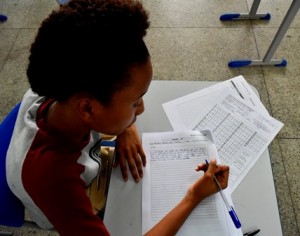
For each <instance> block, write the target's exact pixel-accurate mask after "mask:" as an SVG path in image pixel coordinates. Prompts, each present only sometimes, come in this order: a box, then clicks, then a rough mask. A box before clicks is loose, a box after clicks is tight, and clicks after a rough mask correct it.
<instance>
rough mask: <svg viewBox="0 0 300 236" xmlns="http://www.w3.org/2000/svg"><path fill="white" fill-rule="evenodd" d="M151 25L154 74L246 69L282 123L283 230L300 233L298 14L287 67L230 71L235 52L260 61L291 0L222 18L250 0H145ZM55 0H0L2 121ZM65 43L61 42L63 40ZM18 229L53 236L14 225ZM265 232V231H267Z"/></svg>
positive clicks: (283, 53) (180, 76) (187, 75)
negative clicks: (258, 16)
mask: <svg viewBox="0 0 300 236" xmlns="http://www.w3.org/2000/svg"><path fill="white" fill-rule="evenodd" d="M143 2H144V5H145V7H146V8H147V9H148V10H149V11H150V19H151V28H150V30H149V32H148V35H147V37H146V42H147V44H148V46H149V49H150V52H151V55H152V60H153V66H154V79H158V80H209V81H223V80H227V79H229V78H231V77H234V76H236V75H240V74H241V75H243V76H244V77H245V78H246V80H247V81H248V82H249V83H250V84H252V85H254V86H255V87H256V88H257V89H258V90H259V92H260V94H261V97H262V101H263V103H264V104H265V105H266V107H267V108H268V110H269V112H270V113H271V114H272V115H273V116H274V117H275V118H277V119H279V120H281V121H282V122H283V123H284V124H285V125H284V128H283V129H282V130H281V132H280V133H279V135H278V136H277V137H276V139H275V140H274V141H273V143H272V144H271V145H270V152H271V161H272V167H273V174H274V180H275V186H276V192H277V199H278V206H279V211H280V217H281V223H282V229H283V233H284V235H285V236H297V235H300V181H299V178H300V172H299V169H298V168H299V167H300V158H299V157H300V109H299V104H300V95H298V93H299V92H300V67H299V65H300V56H299V55H300V54H299V51H298V50H300V44H299V42H300V41H299V38H300V16H299V15H297V16H296V18H295V19H294V21H293V23H292V25H291V27H290V28H289V30H288V32H287V34H286V35H285V37H284V39H283V40H282V42H281V44H280V46H279V48H278V50H277V51H276V53H275V55H274V56H275V57H278V58H287V60H288V66H287V67H286V68H277V67H245V68H240V69H230V68H228V67H227V62H228V61H229V60H231V59H235V58H252V59H262V58H263V56H264V55H265V53H266V51H267V49H268V47H269V45H270V43H271V41H272V39H273V37H274V35H275V33H276V31H277V29H278V27H279V25H280V23H281V21H282V19H283V17H284V15H285V14H286V12H287V10H288V8H289V6H290V4H291V2H292V0H263V1H262V2H261V4H260V7H259V12H261V13H265V12H269V13H271V15H272V18H271V20H270V21H267V22H263V21H255V22H251V21H238V22H237V21H236V22H226V23H222V22H221V21H219V16H220V15H221V14H222V13H224V12H244V13H246V12H248V11H249V9H250V7H251V5H252V2H253V1H252V0H242V1H241V0H223V1H220V0H209V1H204V0H184V1H182V0H144V1H143ZM57 7H58V6H57V4H56V1H55V0H0V13H3V14H6V15H7V16H8V21H6V22H5V23H0V84H1V86H0V88H1V89H0V91H1V92H0V120H2V119H3V117H4V116H5V114H7V112H8V111H9V109H10V108H11V107H12V106H13V105H14V104H15V103H16V102H17V101H19V100H20V99H21V97H22V95H23V93H24V92H25V91H26V90H27V88H28V83H27V81H26V65H27V57H28V55H29V48H30V44H31V42H32V41H33V39H34V36H35V33H36V31H37V28H38V26H39V24H40V22H41V20H42V19H43V18H44V17H46V16H47V15H48V14H49V13H50V12H51V11H52V9H55V8H57ZM62 43H64V42H62ZM15 232H16V235H54V233H50V232H48V231H43V232H41V231H37V230H32V229H31V230H25V229H21V230H15ZM266 236H270V235H266Z"/></svg>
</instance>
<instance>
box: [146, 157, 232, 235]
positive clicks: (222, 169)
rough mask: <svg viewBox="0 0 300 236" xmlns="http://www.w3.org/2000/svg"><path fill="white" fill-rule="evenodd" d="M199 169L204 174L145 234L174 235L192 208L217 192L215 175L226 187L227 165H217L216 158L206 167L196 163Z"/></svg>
mask: <svg viewBox="0 0 300 236" xmlns="http://www.w3.org/2000/svg"><path fill="white" fill-rule="evenodd" d="M200 170H202V171H205V173H204V175H203V176H201V177H200V178H199V179H198V180H197V181H196V182H194V183H193V184H192V185H191V186H190V187H189V189H188V192H187V194H186V196H185V197H184V198H183V199H182V200H181V201H180V202H179V203H178V205H177V206H176V207H175V208H173V210H171V211H170V212H169V213H168V214H167V215H166V216H165V217H164V218H163V219H162V220H161V221H160V222H158V223H157V224H156V225H155V226H154V227H153V228H152V229H150V230H149V231H148V232H147V233H146V234H145V236H152V235H160V236H173V235H175V234H176V233H177V231H178V230H179V229H180V227H181V226H182V225H183V223H184V222H185V220H186V219H187V218H188V216H189V215H190V213H191V212H192V211H193V210H194V208H195V207H196V206H197V205H198V204H199V203H200V202H201V201H203V200H204V199H205V198H207V197H209V196H211V195H212V194H215V193H216V192H218V187H217V184H216V183H215V180H214V176H216V178H217V179H218V181H219V182H220V185H221V187H222V188H223V189H224V188H226V187H227V185H228V177H229V167H228V166H222V165H217V163H216V160H212V161H211V162H210V163H209V166H208V167H207V165H206V164H200V165H198V166H197V168H196V171H200Z"/></svg>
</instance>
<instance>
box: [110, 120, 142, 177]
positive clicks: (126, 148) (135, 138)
mask: <svg viewBox="0 0 300 236" xmlns="http://www.w3.org/2000/svg"><path fill="white" fill-rule="evenodd" d="M116 154H117V155H116V161H115V164H114V167H117V166H118V165H120V169H121V172H122V176H123V178H124V180H125V181H127V180H128V173H127V165H128V168H129V170H130V172H131V175H132V177H133V179H134V180H135V182H139V180H140V178H142V177H143V166H145V165H146V156H145V153H144V150H143V147H142V143H141V139H140V137H139V134H138V132H137V129H136V127H135V125H134V124H133V125H132V126H130V127H128V128H127V129H125V130H124V132H123V133H121V134H119V135H118V137H117V144H116ZM126 163H127V164H126Z"/></svg>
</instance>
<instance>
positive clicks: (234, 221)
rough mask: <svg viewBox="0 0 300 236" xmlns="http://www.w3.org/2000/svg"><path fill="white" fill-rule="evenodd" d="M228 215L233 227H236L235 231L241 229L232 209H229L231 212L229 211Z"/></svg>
mask: <svg viewBox="0 0 300 236" xmlns="http://www.w3.org/2000/svg"><path fill="white" fill-rule="evenodd" d="M229 215H230V217H231V219H232V221H233V223H234V225H235V227H236V228H237V229H239V228H241V226H242V225H241V222H240V220H239V218H238V217H237V215H236V213H235V211H234V209H233V207H231V210H230V211H229Z"/></svg>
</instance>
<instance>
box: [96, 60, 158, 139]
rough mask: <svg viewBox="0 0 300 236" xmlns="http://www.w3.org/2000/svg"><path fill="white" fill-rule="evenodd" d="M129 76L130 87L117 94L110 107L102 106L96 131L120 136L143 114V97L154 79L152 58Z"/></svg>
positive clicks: (133, 70) (134, 68) (131, 71)
mask: <svg viewBox="0 0 300 236" xmlns="http://www.w3.org/2000/svg"><path fill="white" fill-rule="evenodd" d="M129 76H130V78H131V83H130V85H129V86H127V87H124V88H123V89H121V90H119V91H117V92H115V94H114V95H113V97H112V101H111V103H110V104H109V105H108V106H103V105H101V106H102V109H101V114H100V113H99V119H98V121H99V122H97V125H95V128H94V130H96V131H98V132H101V133H105V134H111V135H117V134H120V133H122V132H123V131H124V130H125V129H126V128H127V127H129V126H130V125H132V124H133V123H134V122H135V121H136V117H137V116H138V115H140V114H142V113H143V111H144V101H143V95H144V94H145V93H146V92H147V90H148V87H149V85H150V82H151V79H152V65H151V61H150V58H149V59H148V61H147V63H145V64H142V65H136V66H133V67H131V68H130V69H129ZM103 112H104V113H105V115H103Z"/></svg>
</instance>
